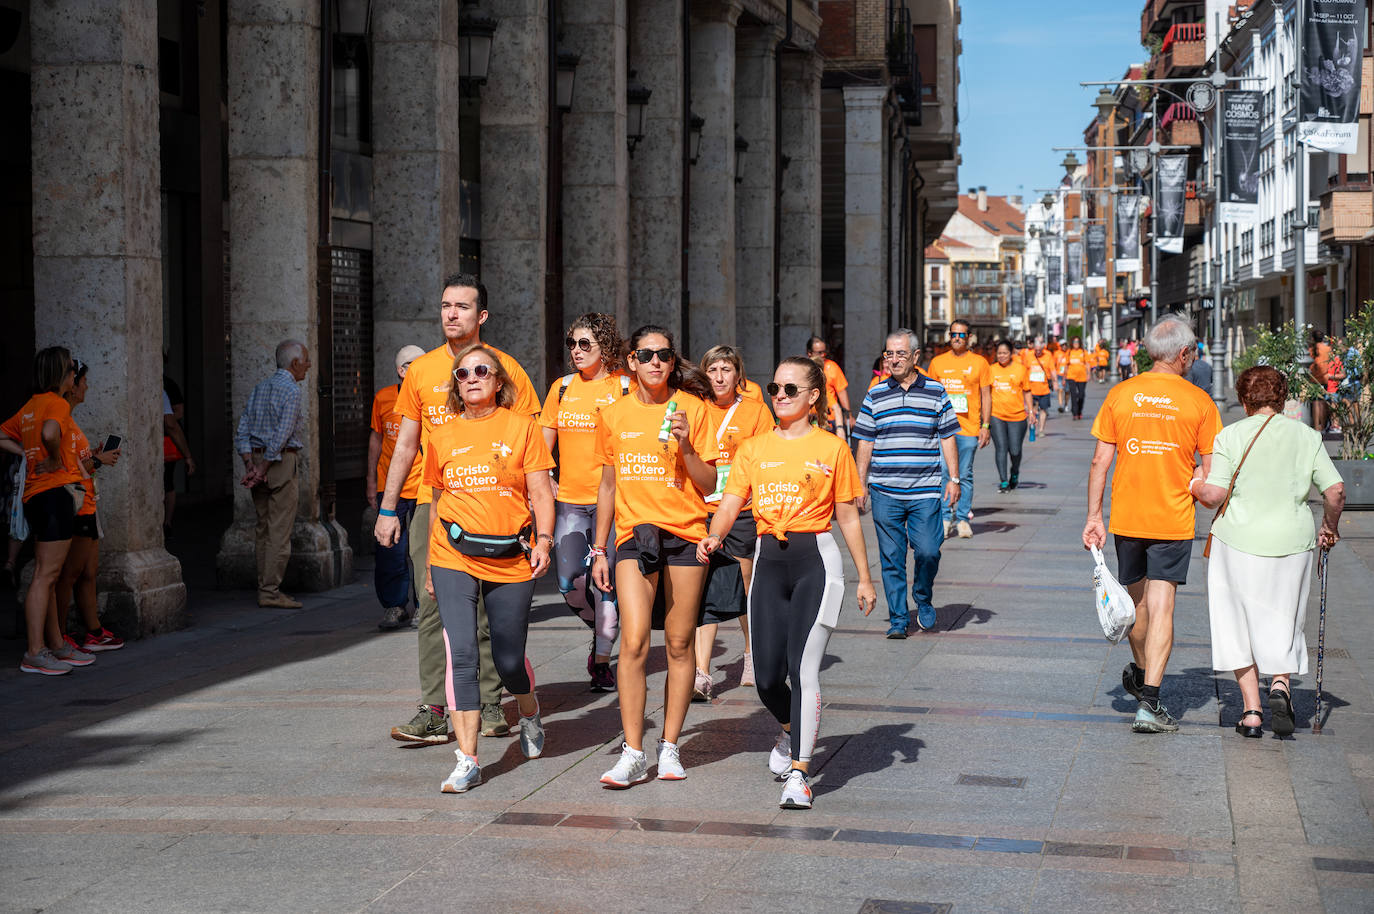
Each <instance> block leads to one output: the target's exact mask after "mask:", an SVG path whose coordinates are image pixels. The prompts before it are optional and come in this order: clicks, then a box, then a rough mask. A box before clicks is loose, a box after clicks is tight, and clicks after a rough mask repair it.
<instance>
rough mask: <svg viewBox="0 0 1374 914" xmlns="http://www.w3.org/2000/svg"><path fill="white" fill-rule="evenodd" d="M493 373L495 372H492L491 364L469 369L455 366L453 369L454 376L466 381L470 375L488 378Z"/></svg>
mask: <svg viewBox="0 0 1374 914" xmlns="http://www.w3.org/2000/svg"><path fill="white" fill-rule="evenodd" d="M491 374H493V372H492V370H491V366H490V365H478V366H477V367H476V368H471V369H468V368H455V369H453V376H454V377H455V378H457V379H458V380H460V381H466V380H467V379H468V377H469V376H474V377H477V378H479V379H480V378H486V377H488V376H490V375H491Z"/></svg>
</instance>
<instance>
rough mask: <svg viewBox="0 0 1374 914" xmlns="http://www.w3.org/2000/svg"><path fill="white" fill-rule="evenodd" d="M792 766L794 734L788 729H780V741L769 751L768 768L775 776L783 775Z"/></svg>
mask: <svg viewBox="0 0 1374 914" xmlns="http://www.w3.org/2000/svg"><path fill="white" fill-rule="evenodd" d="M791 767H792V734H790V733H788V732H787V731H786V730H779V731H778V741H777V742H776V743H774V744H773V748H772V749H771V750H770V751H769V753H768V770H769V771H771V772H773V774H774V776H776V777H782V776H783V775H785V774H787V769H789V768H791Z"/></svg>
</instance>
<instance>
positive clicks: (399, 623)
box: [377, 606, 410, 632]
mask: <svg viewBox="0 0 1374 914" xmlns="http://www.w3.org/2000/svg"><path fill="white" fill-rule="evenodd" d="M409 624H410V613H408V612H406V610H405V607H404V606H388V607H387V608H386V609H385V610H383V611H382V621H380V622H378V623H377V628H378V629H379V630H381V631H384V632H394V631H396V630H397V629H402V628H405V627H406V626H407V625H409Z"/></svg>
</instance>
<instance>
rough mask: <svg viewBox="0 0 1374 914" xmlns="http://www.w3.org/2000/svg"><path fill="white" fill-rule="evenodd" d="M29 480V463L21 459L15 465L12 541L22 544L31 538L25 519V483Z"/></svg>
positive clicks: (11, 509) (11, 518)
mask: <svg viewBox="0 0 1374 914" xmlns="http://www.w3.org/2000/svg"><path fill="white" fill-rule="evenodd" d="M27 478H28V463H27V461H26V460H25V458H23V457H20V458H19V460H17V461H16V462H15V464H14V494H13V495H12V496H11V501H10V516H9V527H10V539H14V540H19V541H20V542H21V543H22V542H23V541H24V540H26V539H28V538H29V522H28V519H27V518H25V517H24V481H25V480H26V479H27Z"/></svg>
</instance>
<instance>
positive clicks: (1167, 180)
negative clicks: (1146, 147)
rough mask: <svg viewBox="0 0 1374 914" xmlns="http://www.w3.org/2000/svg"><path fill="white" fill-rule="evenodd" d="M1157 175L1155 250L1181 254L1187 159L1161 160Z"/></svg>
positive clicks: (1174, 157)
mask: <svg viewBox="0 0 1374 914" xmlns="http://www.w3.org/2000/svg"><path fill="white" fill-rule="evenodd" d="M1158 162H1159V173H1158V174H1157V175H1155V181H1156V183H1157V184H1158V187H1159V193H1158V194H1156V196H1157V197H1159V216H1158V217H1157V222H1156V224H1157V225H1158V226H1159V237H1158V238H1156V239H1155V246H1156V247H1158V248H1159V249H1160V250H1161V251H1163V252H1164V253H1166V254H1178V253H1180V252H1182V250H1183V206H1184V198H1183V195H1184V193H1185V191H1186V190H1187V184H1188V157H1187V156H1186V155H1184V156H1160V157H1159V159H1158Z"/></svg>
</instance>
